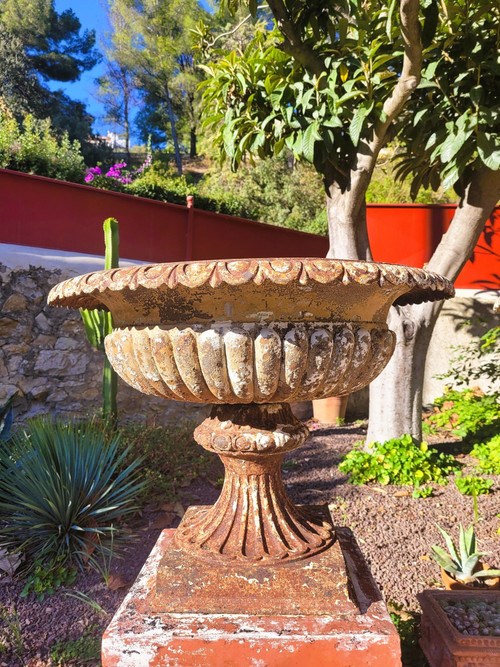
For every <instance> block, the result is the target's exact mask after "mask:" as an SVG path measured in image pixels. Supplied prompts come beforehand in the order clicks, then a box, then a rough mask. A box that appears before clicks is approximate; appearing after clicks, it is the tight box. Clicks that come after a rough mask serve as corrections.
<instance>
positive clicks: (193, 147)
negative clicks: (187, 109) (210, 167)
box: [189, 127, 197, 158]
mask: <svg viewBox="0 0 500 667" xmlns="http://www.w3.org/2000/svg"><path fill="white" fill-rule="evenodd" d="M189 140H190V141H189V157H190V158H195V157H196V154H197V153H196V127H191V129H190V131H189Z"/></svg>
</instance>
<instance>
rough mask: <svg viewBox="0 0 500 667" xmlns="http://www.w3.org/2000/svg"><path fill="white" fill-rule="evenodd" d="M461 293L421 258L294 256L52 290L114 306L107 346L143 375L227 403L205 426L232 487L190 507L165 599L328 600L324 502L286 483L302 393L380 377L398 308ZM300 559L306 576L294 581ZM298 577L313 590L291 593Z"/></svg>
mask: <svg viewBox="0 0 500 667" xmlns="http://www.w3.org/2000/svg"><path fill="white" fill-rule="evenodd" d="M452 295H453V286H452V285H451V283H450V282H449V281H448V280H446V279H445V278H443V277H441V276H439V275H436V274H433V273H429V272H427V271H424V270H422V269H417V268H411V267H404V266H398V265H389V264H377V263H373V262H358V261H341V260H335V259H281V258H277V259H238V260H220V261H217V260H207V261H196V262H181V263H169V264H157V265H147V266H139V267H132V268H126V269H112V270H108V271H98V272H94V273H89V274H87V275H84V276H80V277H77V278H73V279H71V280H67V281H65V282H62V283H60V284H58V285H57V286H56V287H54V288H53V289H52V291H51V293H50V295H49V303H50V304H52V305H54V306H67V307H70V308H88V309H89V308H97V309H102V310H109V311H111V313H112V315H113V322H114V327H115V328H114V331H113V332H112V333H111V334H110V335H108V336H107V338H106V341H105V346H106V353H107V355H108V358H109V360H110V362H111V364H112V365H113V367H114V368H115V370H116V371H117V372H118V374H119V375H120V376H121V377H122V378H123V379H124V380H125V381H126V382H128V383H129V384H130V385H131V386H132V387H135V388H136V389H137V390H139V391H141V392H144V393H146V394H153V395H156V396H163V397H164V398H166V399H175V400H178V401H191V402H193V403H211V404H213V408H212V412H211V415H210V416H209V417H208V418H207V419H205V421H204V422H203V423H202V424H201V425H200V426H198V428H197V429H196V430H195V433H194V435H195V439H196V441H197V442H198V443H199V444H200V445H201V446H202V447H204V448H205V449H207V450H209V451H211V452H215V453H216V454H218V455H219V456H220V457H221V459H222V461H223V463H224V467H225V473H226V474H225V480H224V486H223V489H222V492H221V494H220V497H219V499H218V501H217V502H216V504H215V505H214V506H212V507H191V508H190V509H189V510H188V512H186V515H185V517H184V519H183V521H182V522H181V524H180V526H179V528H178V529H177V531H176V533H175V537H174V539H173V541H172V546H171V549H170V555H169V554H167V555H165V557H164V559H163V566H160V568H159V571H158V577H157V582H156V598H155V599H156V601H155V603H154V604H155V605H156V607H157V609H161V610H171V611H175V610H176V609H179V608H182V609H183V610H190V609H197V610H201V609H204V608H205V606H206V608H209V609H210V610H211V611H220V612H228V613H232V612H235V611H237V610H238V609H239V608H240V606H241V598H242V596H243V597H244V598H245V596H246V598H245V600H246V602H245V605H246V606H245V608H246V610H248V611H254V612H255V613H270V611H272V610H276V607H278V611H281V612H282V613H286V612H287V609H288V610H290V609H301V610H306V611H308V610H311V609H312V610H314V609H315V608H316V606H317V605H318V604H319V602H318V600H317V595H316V594H311V595H309V596H308V595H307V590H306V589H307V588H310V584H309V583H307V581H308V580H307V579H304V577H305V576H306V574H307V576H312V577H316V579H317V578H318V577H319V578H321V576H323V577H324V579H325V582H327V580H328V582H329V583H325V586H326V588H324V589H323V590H326V589H328V586H332V585H333V584H332V583H331V581H332V577H331V573H330V572H325V573H324V574H323V575H322V574H321V571H320V570H321V568H319V570H318V571H316V572H315V571H314V568H313V567H312V565H313V563H315V562H316V561H317V560H318V559H317V557H318V555H320V554H322V553H323V552H326V551H328V550H329V548H330V547H331V546H332V544H333V543H334V542H335V531H334V528H333V525H332V521H331V517H330V514H329V512H328V509H327V507H326V506H314V507H304V506H300V507H297V506H295V505H294V504H293V503H292V502H291V501H290V500H289V498H288V497H287V495H286V493H285V490H284V486H283V482H282V479H281V471H280V466H281V462H282V460H283V456H284V455H285V454H286V453H287V452H290V451H291V450H294V449H296V448H297V447H299V446H300V445H301V444H302V443H303V442H304V441H305V439H306V438H307V436H308V430H307V428H306V426H305V425H304V424H303V423H301V422H300V421H298V420H297V419H296V418H295V417H294V416H293V414H292V412H291V409H290V406H289V402H290V401H305V400H311V399H316V398H326V397H329V396H341V395H344V394H348V393H351V392H354V391H356V390H358V389H361V388H362V387H364V386H366V385H367V384H368V383H370V382H371V381H372V380H373V379H374V378H375V377H376V376H377V375H378V374H379V373H380V372H381V370H382V369H383V368H384V366H385V365H386V364H387V362H388V360H389V358H390V357H391V355H392V352H393V349H394V344H395V335H394V333H393V332H392V331H390V330H389V329H388V328H387V324H386V319H387V314H388V311H389V308H390V306H391V305H393V304H401V305H403V304H409V303H419V302H422V301H428V300H437V299H444V298H448V297H450V296H452ZM315 559H316V560H315ZM180 560H182V562H183V563H184V565H185V566H184V567H183V570H184V574H182V575H181V573H180V572H179V568H178V567H177V565H178V563H179V562H180ZM306 560H307V561H308V562H310V563H311V568H310V569H311V571H312V572H311V573H309V571H308V572H307V573H306V574H304V572H305V569H306V568H307V567H309V566H308V565H307V564H306V565H304V563H303V562H302V561H304V562H305V561H306ZM301 562H302V564H301V565H300V563H301ZM186 563H188V565H186ZM292 564H297V568H298V569H297V568H296V571H300V572H301V573H302V574H301V575H300V577H299V578H298V579H297V580H296V581H295V583H294V579H293V577H294V574H293V572H294V571H295V570H294V568H293V567H292ZM176 567H177V570H176ZM283 567H285V568H287V570H286V572H287V574H286V580H283V581H282V582H281V583H279V580H280V577H281V576H282V575H281V574H279V571H280V568H281V571H282V572H283V569H282V568H283ZM248 568H253V571H255V572H257V571H259V572H260V573H261V576H260V577H257V579H258V581H259V582H260V583H259V585H258V586H256V587H255V586H254V587H253V588H252V592H251V593H248V595H247V593H246V592H245V586H246V584H241V586H240V584H239V583H238V576H239V575H238V572H243V573H245V572H248ZM186 571H188V572H189V574H187V575H186V574H185V572H186ZM176 572H177V574H176ZM262 573H264V574H262ZM297 576H299V575H297ZM182 577H184V580H185V581H184V584H182V583H181V582H180V578H182ZM266 577H267V579H266ZM240 578H241V577H240ZM257 579H256V580H257ZM246 580H247V581H248V577H246ZM197 581H198V582H199V583H196V582H197ZM186 582H189V583H186ZM193 582H194V583H193ZM273 582H274V583H273ZM294 585H296V586H301V587H302V593H301V594H300V596H296V598H297V599H296V600H295V601H291V600H290V596H289V595H288V593H286V591H285V589H289V588H290V587H293V586H294ZM229 587H232V588H231V590H230V588H229ZM235 587H236V589H237V590H238V595H234V590H235ZM247 588H248V586H247ZM257 589H258V590H260V591H261V592H260V593H258V592H257V593H256V592H255V591H256V590H257ZM224 591H226V593H227V594H225V593H224ZM231 591H232V592H231ZM280 596H281V597H280ZM280 600H281V602H280ZM204 605H205V606H204ZM280 606H281V608H280Z"/></svg>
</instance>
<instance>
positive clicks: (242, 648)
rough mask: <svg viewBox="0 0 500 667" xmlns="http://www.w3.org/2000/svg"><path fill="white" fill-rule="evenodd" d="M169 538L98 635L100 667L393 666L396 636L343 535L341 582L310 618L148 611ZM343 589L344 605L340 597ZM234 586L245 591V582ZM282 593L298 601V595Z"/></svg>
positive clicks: (177, 571) (176, 572)
mask: <svg viewBox="0 0 500 667" xmlns="http://www.w3.org/2000/svg"><path fill="white" fill-rule="evenodd" d="M173 534H174V531H173V530H164V531H163V533H162V534H161V536H160V538H159V540H158V542H157V544H156V546H155V548H154V549H153V551H152V553H151V555H150V557H149V559H148V560H147V562H146V564H145V565H144V567H143V569H142V571H141V573H140V575H139V577H138V579H137V581H136V583H135V584H134V586H133V588H132V589H131V590H130V592H129V594H128V595H127V597H126V598H125V600H124V601H123V603H122V605H121V607H120V608H119V610H118V612H117V613H116V615H115V617H114V619H113V620H112V621H111V623H110V625H109V626H108V628H107V630H106V632H105V633H104V637H103V642H102V664H103V667H132V666H133V667H139V665H140V666H141V667H146V666H153V665H169V666H172V667H174V666H175V667H208V666H210V665H214V666H215V665H216V666H217V667H219V666H223V665H227V667H233V666H236V665H237V666H238V667H250V666H252V667H281V666H282V667H306V666H309V665H310V666H313V665H317V666H318V667H320V666H321V665H330V666H332V667H355V666H356V665H364V666H371V667H377V666H380V667H394V666H396V665H401V651H400V641H399V636H398V633H397V631H396V629H395V627H394V625H393V624H392V621H391V619H390V616H389V614H388V612H387V610H386V607H385V604H384V602H383V601H382V597H381V595H380V593H379V591H378V589H377V587H376V585H375V583H374V581H373V579H372V577H371V574H370V572H369V570H368V567H367V565H366V563H365V561H364V559H363V557H362V555H361V552H360V551H359V548H358V547H357V544H356V542H355V540H354V538H353V536H352V533H351V531H349V530H347V529H337V536H338V540H339V544H340V547H341V552H342V554H343V557H344V561H345V570H347V575H348V577H347V578H348V581H347V580H346V581H344V583H343V585H342V586H341V587H340V589H339V590H338V594H337V596H336V597H334V598H333V599H332V597H331V596H329V595H324V596H323V597H321V596H320V597H319V598H318V600H317V601H316V608H315V609H312V608H311V613H303V612H302V613H299V612H293V611H291V610H290V609H288V610H286V613H283V610H281V611H277V612H276V613H273V612H272V611H271V610H269V611H268V613H265V614H262V613H261V614H252V613H245V611H244V609H240V610H239V611H238V612H236V611H235V613H210V612H208V611H205V612H204V613H199V612H193V611H190V612H185V611H184V610H183V609H182V605H181V606H180V607H179V608H178V609H177V610H176V611H175V612H158V611H153V609H154V607H155V605H156V606H158V603H157V600H156V582H157V576H158V570H159V567H160V563H161V562H162V560H164V556H165V554H166V553H167V552H168V550H169V548H171V545H172V537H173ZM301 563H302V564H301V565H300V566H299V565H297V566H296V568H303V569H306V568H307V566H308V561H307V560H305V561H302V562H301ZM183 564H184V562H183V559H182V558H181V559H180V560H178V562H177V563H176V566H175V568H174V569H173V571H172V578H173V580H175V577H177V578H179V580H182V578H183V576H184V574H183ZM229 567H230V566H229ZM278 567H279V566H278ZM342 569H343V568H342ZM257 570H258V566H257ZM347 583H349V591H350V596H351V597H350V598H347V597H346V595H345V589H346V585H347ZM242 585H244V586H245V585H246V586H249V587H251V586H252V585H253V584H252V583H251V582H248V581H247V582H246V583H245V582H242ZM289 593H290V595H291V597H294V596H295V597H297V598H298V597H300V595H301V594H302V591H293V590H290V591H289ZM247 599H248V598H247ZM272 601H273V596H272V592H271V594H269V599H268V601H267V605H268V606H269V605H270V606H271V607H272ZM231 605H233V606H234V601H233V602H231ZM190 606H191V607H193V604H192V603H191V605H190ZM278 607H279V605H278ZM320 608H321V609H320ZM318 612H321V613H318Z"/></svg>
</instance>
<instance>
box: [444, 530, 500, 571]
mask: <svg viewBox="0 0 500 667" xmlns="http://www.w3.org/2000/svg"><path fill="white" fill-rule="evenodd" d="M438 528H439V530H440V531H441V534H442V536H443V537H444V541H445V542H446V546H447V547H448V551H449V553H446V551H445V550H444V549H442V548H441V547H440V546H437V545H434V546H433V547H431V548H432V554H431V555H432V557H433V558H434V560H435V561H436V563H437V564H438V565H440V566H441V567H442V568H443V570H446V572H448V573H449V574H451V575H452V576H453V577H455V579H457V580H458V581H461V582H462V583H464V584H468V583H470V582H472V581H477V580H479V579H486V578H488V579H490V578H492V577H498V576H500V570H488V569H481V570H477V571H474V569H475V568H476V567H477V566H479V567H480V560H479V559H480V558H481V556H484V555H486V554H485V552H477V551H476V535H475V533H474V526H473V524H471V525H470V526H469V527H468V528H467V530H464V527H463V526H462V524H460V536H459V546H458V549H457V547H456V546H455V544H454V542H453V539H452V538H451V536H450V535H448V533H447V532H446V531H445V530H443V529H442V528H440V527H439V526H438Z"/></svg>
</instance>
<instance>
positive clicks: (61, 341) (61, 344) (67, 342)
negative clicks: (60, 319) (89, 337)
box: [54, 336, 82, 350]
mask: <svg viewBox="0 0 500 667" xmlns="http://www.w3.org/2000/svg"><path fill="white" fill-rule="evenodd" d="M54 347H55V349H56V350H76V349H80V348H81V347H82V343H81V341H77V340H74V339H73V338H67V337H66V336H62V337H61V338H58V339H57V341H56V344H55V346H54Z"/></svg>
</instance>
